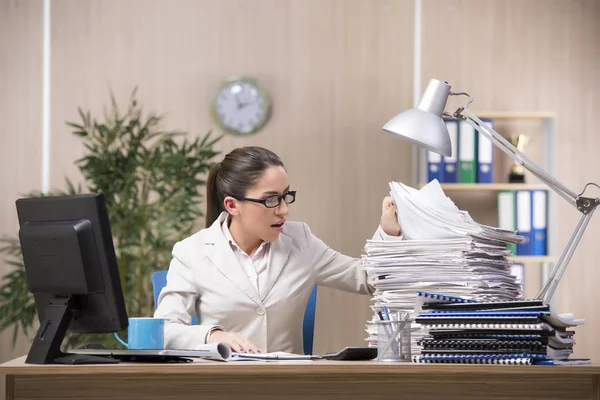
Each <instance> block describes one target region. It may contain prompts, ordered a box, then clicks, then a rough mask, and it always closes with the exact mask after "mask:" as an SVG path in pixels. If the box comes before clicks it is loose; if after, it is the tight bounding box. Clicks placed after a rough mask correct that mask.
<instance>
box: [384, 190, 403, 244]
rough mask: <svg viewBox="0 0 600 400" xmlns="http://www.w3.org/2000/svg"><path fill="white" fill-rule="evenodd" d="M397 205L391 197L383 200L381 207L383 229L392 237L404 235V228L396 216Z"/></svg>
mask: <svg viewBox="0 0 600 400" xmlns="http://www.w3.org/2000/svg"><path fill="white" fill-rule="evenodd" d="M397 209H398V208H397V207H396V204H395V203H394V201H393V200H392V198H391V197H390V196H387V197H385V198H384V199H383V204H382V207H381V223H380V224H381V229H383V231H384V232H385V233H386V234H387V235H390V236H400V235H401V234H402V228H401V227H400V223H398V216H397V215H396V210H397Z"/></svg>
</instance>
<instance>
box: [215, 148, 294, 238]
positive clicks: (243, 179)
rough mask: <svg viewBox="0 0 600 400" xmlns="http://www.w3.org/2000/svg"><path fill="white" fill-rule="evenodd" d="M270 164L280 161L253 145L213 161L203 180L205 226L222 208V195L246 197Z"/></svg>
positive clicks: (277, 165) (276, 156)
mask: <svg viewBox="0 0 600 400" xmlns="http://www.w3.org/2000/svg"><path fill="white" fill-rule="evenodd" d="M271 166H274V167H283V162H282V161H281V159H280V158H279V156H278V155H277V154H275V153H273V152H272V151H271V150H267V149H265V148H262V147H256V146H251V147H239V148H237V149H235V150H233V151H232V152H230V153H229V154H227V155H226V156H225V158H224V159H223V161H221V162H219V163H217V164H215V165H214V166H213V167H212V168H211V170H210V173H209V174H208V180H207V182H206V227H207V228H208V227H209V226H211V225H212V224H213V222H215V221H216V220H217V218H218V217H219V214H221V212H223V211H225V208H224V206H223V200H224V199H225V197H227V196H234V197H245V196H246V193H247V192H248V189H250V188H251V187H252V186H254V184H255V183H256V181H258V179H259V178H260V176H261V175H262V173H263V172H264V171H265V170H266V169H267V168H269V167H271Z"/></svg>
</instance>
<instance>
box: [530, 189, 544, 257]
mask: <svg viewBox="0 0 600 400" xmlns="http://www.w3.org/2000/svg"><path fill="white" fill-rule="evenodd" d="M547 205H548V192H547V191H545V190H534V191H532V194H531V214H532V219H531V255H533V256H545V255H547V254H548V241H547V240H546V238H547V237H548V232H547V226H548V207H547Z"/></svg>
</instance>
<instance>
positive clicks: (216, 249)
mask: <svg viewBox="0 0 600 400" xmlns="http://www.w3.org/2000/svg"><path fill="white" fill-rule="evenodd" d="M226 216H227V214H226V213H221V215H220V216H219V218H218V219H217V220H216V221H215V223H214V224H212V225H211V226H210V228H209V229H208V232H207V236H206V239H205V240H204V246H206V247H207V248H206V255H207V256H208V258H209V260H210V261H211V262H212V263H213V265H214V266H215V267H216V268H217V269H218V270H219V271H220V272H221V273H222V274H223V275H224V276H225V277H226V278H227V279H229V280H230V281H231V282H232V283H233V284H234V285H235V286H237V288H238V289H240V290H241V291H242V292H243V293H244V294H245V295H246V296H248V297H249V298H250V299H251V300H252V301H253V302H255V303H256V304H257V305H261V306H262V302H261V301H260V299H259V297H258V293H256V289H254V286H253V285H252V282H250V279H248V277H247V276H246V272H245V271H244V269H243V268H242V266H241V265H240V263H239V261H238V259H237V258H236V257H235V255H234V254H233V250H232V249H231V245H230V244H229V243H228V242H227V239H225V236H224V235H223V232H222V230H221V224H222V223H223V221H224V220H225V217H226Z"/></svg>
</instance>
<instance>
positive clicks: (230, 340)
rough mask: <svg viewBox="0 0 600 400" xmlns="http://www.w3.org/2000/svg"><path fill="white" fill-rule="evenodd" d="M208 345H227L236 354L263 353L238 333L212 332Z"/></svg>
mask: <svg viewBox="0 0 600 400" xmlns="http://www.w3.org/2000/svg"><path fill="white" fill-rule="evenodd" d="M208 343H225V344H226V345H228V346H229V347H231V350H233V351H234V352H236V353H251V354H252V353H254V354H256V353H262V351H261V350H260V349H259V348H258V346H256V345H255V344H254V343H252V342H251V341H250V340H248V339H247V338H245V337H244V336H242V335H240V334H239V333H237V332H225V331H222V330H215V331H212V332H211V334H210V336H209V337H208Z"/></svg>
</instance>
